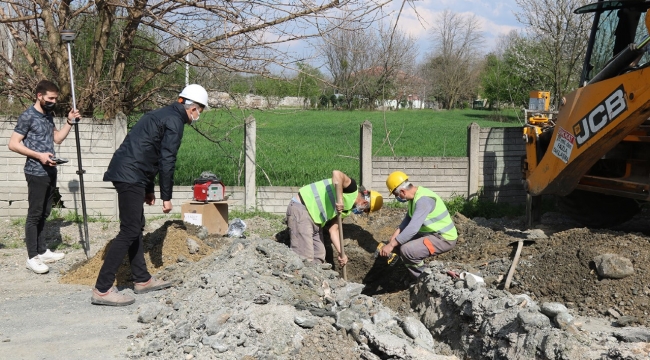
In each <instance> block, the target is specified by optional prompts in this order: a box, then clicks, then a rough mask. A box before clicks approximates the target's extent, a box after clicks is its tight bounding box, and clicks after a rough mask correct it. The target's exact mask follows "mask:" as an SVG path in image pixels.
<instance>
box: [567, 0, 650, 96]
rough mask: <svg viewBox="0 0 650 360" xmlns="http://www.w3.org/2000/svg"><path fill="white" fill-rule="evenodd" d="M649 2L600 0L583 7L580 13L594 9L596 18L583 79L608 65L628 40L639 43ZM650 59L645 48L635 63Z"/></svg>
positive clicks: (578, 12) (643, 36)
mask: <svg viewBox="0 0 650 360" xmlns="http://www.w3.org/2000/svg"><path fill="white" fill-rule="evenodd" d="M647 6H648V3H645V2H639V1H629V0H628V1H601V2H598V3H593V4H590V5H587V6H585V7H582V8H580V9H578V10H576V11H575V12H576V13H577V14H581V13H588V12H595V13H596V14H595V16H594V20H595V21H597V28H596V33H595V36H594V37H593V38H592V39H590V42H591V43H592V44H591V45H592V49H591V56H590V58H589V59H587V61H585V69H584V70H583V71H584V74H583V79H584V82H585V83H586V82H588V81H589V80H591V79H592V78H593V77H594V76H596V74H598V72H600V70H602V69H603V68H604V67H605V65H607V64H608V63H609V62H610V61H611V60H612V59H613V58H614V57H615V56H616V55H617V54H618V53H619V52H621V51H622V50H623V49H625V47H627V46H628V45H629V44H632V43H634V44H639V43H640V42H641V41H642V40H643V39H644V38H645V37H646V36H647V35H648V29H646V26H645V22H644V19H645V13H646V11H647V9H646V7H647ZM649 60H650V56H649V55H648V52H646V53H645V54H644V55H643V57H642V58H641V59H640V61H639V62H638V63H637V64H636V65H637V66H638V65H642V64H646V63H647V62H648V61H649Z"/></svg>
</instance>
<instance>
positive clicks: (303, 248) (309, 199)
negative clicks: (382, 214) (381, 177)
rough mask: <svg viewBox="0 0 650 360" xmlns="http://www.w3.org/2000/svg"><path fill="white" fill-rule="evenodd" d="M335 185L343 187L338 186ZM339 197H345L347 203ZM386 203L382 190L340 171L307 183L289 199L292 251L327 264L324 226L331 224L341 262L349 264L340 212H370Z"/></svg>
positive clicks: (330, 227)
mask: <svg viewBox="0 0 650 360" xmlns="http://www.w3.org/2000/svg"><path fill="white" fill-rule="evenodd" d="M334 184H341V186H339V187H335V186H334ZM337 199H342V200H343V203H339V202H337ZM382 204H383V198H382V197H381V195H380V194H379V193H378V192H376V191H372V190H366V189H365V188H363V186H358V187H357V183H356V182H355V181H354V179H351V178H350V177H348V176H347V175H345V174H344V173H343V172H341V171H339V170H334V171H332V177H331V178H330V179H325V180H321V181H317V182H315V183H311V184H309V185H306V186H303V187H302V188H300V190H299V191H298V194H296V195H295V196H294V197H293V198H292V199H291V201H290V202H289V206H288V207H287V216H286V218H285V222H286V223H287V226H288V227H289V236H290V239H291V250H293V251H295V252H296V253H297V254H298V255H299V256H300V257H301V258H302V259H303V260H307V261H312V262H314V263H318V264H321V263H324V262H325V245H324V243H323V228H324V227H328V226H329V230H328V231H329V235H330V239H331V240H332V244H333V245H334V248H335V249H336V251H337V252H338V254H339V255H338V261H339V264H340V265H341V266H343V265H345V264H347V262H348V257H347V256H341V239H339V225H338V222H337V221H335V218H336V215H337V214H338V213H340V214H341V216H342V217H346V216H348V215H349V214H350V213H351V212H352V213H354V214H358V215H360V214H364V213H366V214H367V213H369V212H371V211H377V210H379V209H381V205H382Z"/></svg>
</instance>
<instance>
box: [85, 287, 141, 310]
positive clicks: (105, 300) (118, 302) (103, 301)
mask: <svg viewBox="0 0 650 360" xmlns="http://www.w3.org/2000/svg"><path fill="white" fill-rule="evenodd" d="M134 302H135V298H134V297H133V296H130V295H126V294H122V293H120V292H119V291H117V288H116V287H115V286H113V287H112V288H110V289H108V291H107V292H105V293H101V292H99V290H97V289H96V288H95V289H93V296H92V297H91V298H90V303H91V304H95V305H108V306H126V305H131V304H133V303H134Z"/></svg>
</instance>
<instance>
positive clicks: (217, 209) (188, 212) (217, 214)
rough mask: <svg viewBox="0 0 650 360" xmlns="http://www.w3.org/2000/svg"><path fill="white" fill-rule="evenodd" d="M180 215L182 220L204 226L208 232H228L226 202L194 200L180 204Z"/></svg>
mask: <svg viewBox="0 0 650 360" xmlns="http://www.w3.org/2000/svg"><path fill="white" fill-rule="evenodd" d="M181 216H182V218H183V221H184V222H187V223H190V224H194V225H198V226H205V227H206V228H207V229H208V233H209V234H216V235H226V234H227V233H228V202H226V201H216V202H208V203H203V202H196V201H188V202H185V203H183V204H181Z"/></svg>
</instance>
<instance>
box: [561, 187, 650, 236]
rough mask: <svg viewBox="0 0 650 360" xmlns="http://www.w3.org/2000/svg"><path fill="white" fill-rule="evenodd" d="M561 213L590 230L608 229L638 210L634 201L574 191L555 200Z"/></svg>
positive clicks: (629, 217) (622, 221)
mask: <svg viewBox="0 0 650 360" xmlns="http://www.w3.org/2000/svg"><path fill="white" fill-rule="evenodd" d="M557 207H558V210H560V212H561V213H563V214H565V215H568V216H569V217H571V218H572V219H573V220H575V221H577V222H579V223H581V224H582V225H584V226H587V227H591V228H608V227H612V226H616V225H620V224H622V223H624V222H626V221H628V220H630V219H631V218H632V217H633V216H634V215H636V214H637V213H638V212H639V211H640V210H641V208H640V206H639V204H638V203H637V202H636V201H635V200H634V199H628V198H623V197H620V196H613V195H605V194H601V193H595V192H591V191H584V190H574V191H573V192H571V193H570V194H569V195H567V196H560V197H558V198H557Z"/></svg>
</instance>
